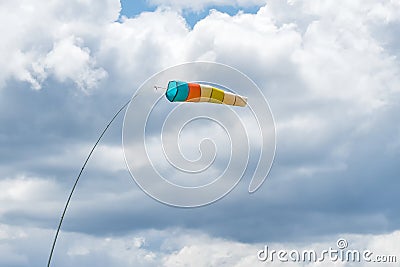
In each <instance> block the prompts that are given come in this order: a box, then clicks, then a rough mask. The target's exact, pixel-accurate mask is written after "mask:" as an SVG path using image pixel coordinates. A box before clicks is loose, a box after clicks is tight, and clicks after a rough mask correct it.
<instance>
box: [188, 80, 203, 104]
mask: <svg viewBox="0 0 400 267" xmlns="http://www.w3.org/2000/svg"><path fill="white" fill-rule="evenodd" d="M200 96H201V89H200V84H197V83H189V95H188V97H187V99H186V101H187V102H199V101H200Z"/></svg>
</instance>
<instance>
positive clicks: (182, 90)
mask: <svg viewBox="0 0 400 267" xmlns="http://www.w3.org/2000/svg"><path fill="white" fill-rule="evenodd" d="M176 83H177V88H178V93H177V94H176V96H175V98H174V100H173V101H174V102H182V101H186V99H187V97H188V95H189V85H188V84H187V83H185V82H180V81H176Z"/></svg>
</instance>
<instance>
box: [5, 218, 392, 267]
mask: <svg viewBox="0 0 400 267" xmlns="http://www.w3.org/2000/svg"><path fill="white" fill-rule="evenodd" d="M52 233H53V232H52V231H50V230H44V229H39V228H34V227H25V228H23V229H21V228H17V227H14V226H10V225H5V224H0V248H1V250H0V255H1V257H0V263H1V264H2V265H9V266H10V265H13V266H40V265H41V264H43V262H45V260H46V257H47V256H48V255H47V253H46V252H48V250H49V248H50V247H49V244H47V243H46V242H45V240H46V238H44V237H49V238H50V236H51V235H52ZM61 237H62V239H60V240H59V242H58V244H57V247H56V250H55V254H54V258H53V259H54V261H53V264H54V265H56V266H71V265H82V264H87V265H93V264H95V265H96V266H130V265H135V266H141V267H142V266H143V267H145V266H164V267H169V266H178V267H179V266H200V267H202V266H207V267H209V266H235V267H246V266H265V265H266V264H268V265H271V264H272V265H273V266H287V265H289V266H315V263H313V262H307V261H306V262H302V261H301V262H281V261H279V260H278V258H277V257H276V255H275V258H274V260H273V261H272V262H271V254H270V255H269V258H268V260H267V261H266V262H262V261H259V260H258V255H257V253H258V252H259V251H260V250H263V249H264V248H265V246H268V248H269V249H270V250H276V251H279V250H285V251H287V252H288V253H289V252H290V251H293V250H297V251H299V252H300V253H301V252H302V251H305V250H314V251H315V252H316V253H318V254H319V253H321V252H322V251H323V250H328V249H329V248H332V249H338V247H337V240H338V239H343V238H344V239H345V240H346V241H347V244H348V247H347V249H348V250H359V251H361V252H363V251H364V250H369V251H371V252H372V256H371V258H374V257H376V256H378V255H382V256H383V255H386V256H389V255H397V256H398V255H399V253H400V251H399V249H398V248H397V247H396V246H395V244H397V243H398V242H399V238H400V235H399V232H392V233H388V234H382V235H349V234H342V235H335V236H328V237H325V238H324V239H323V240H321V241H316V242H312V243H307V244H305V243H253V244H246V243H241V242H237V241H232V240H227V239H221V238H215V237H211V236H209V235H207V234H204V233H202V232H198V231H187V230H184V229H179V228H175V229H167V230H162V231H160V230H151V229H149V230H146V231H140V232H135V233H130V234H127V235H125V236H102V237H100V236H92V235H85V234H79V233H69V232H66V233H61ZM397 260H398V258H397ZM319 264H322V265H323V266H325V265H332V264H333V265H335V266H336V265H337V266H374V265H373V263H367V262H363V261H361V263H358V262H356V263H354V262H341V261H339V262H335V263H333V262H330V261H329V260H328V259H326V262H323V263H319ZM381 265H382V264H381Z"/></svg>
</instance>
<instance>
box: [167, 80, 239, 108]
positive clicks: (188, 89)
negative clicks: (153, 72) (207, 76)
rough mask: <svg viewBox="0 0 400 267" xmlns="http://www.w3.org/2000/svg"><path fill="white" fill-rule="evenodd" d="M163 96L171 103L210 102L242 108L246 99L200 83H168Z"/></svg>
mask: <svg viewBox="0 0 400 267" xmlns="http://www.w3.org/2000/svg"><path fill="white" fill-rule="evenodd" d="M165 96H166V97H167V99H168V100H169V101H171V102H210V103H217V104H225V105H231V106H240V107H244V106H246V105H247V97H244V96H240V95H236V94H232V93H230V92H226V91H224V90H222V89H219V88H216V87H214V86H210V85H206V84H201V83H187V82H181V81H170V82H169V83H168V87H167V91H166V92H165Z"/></svg>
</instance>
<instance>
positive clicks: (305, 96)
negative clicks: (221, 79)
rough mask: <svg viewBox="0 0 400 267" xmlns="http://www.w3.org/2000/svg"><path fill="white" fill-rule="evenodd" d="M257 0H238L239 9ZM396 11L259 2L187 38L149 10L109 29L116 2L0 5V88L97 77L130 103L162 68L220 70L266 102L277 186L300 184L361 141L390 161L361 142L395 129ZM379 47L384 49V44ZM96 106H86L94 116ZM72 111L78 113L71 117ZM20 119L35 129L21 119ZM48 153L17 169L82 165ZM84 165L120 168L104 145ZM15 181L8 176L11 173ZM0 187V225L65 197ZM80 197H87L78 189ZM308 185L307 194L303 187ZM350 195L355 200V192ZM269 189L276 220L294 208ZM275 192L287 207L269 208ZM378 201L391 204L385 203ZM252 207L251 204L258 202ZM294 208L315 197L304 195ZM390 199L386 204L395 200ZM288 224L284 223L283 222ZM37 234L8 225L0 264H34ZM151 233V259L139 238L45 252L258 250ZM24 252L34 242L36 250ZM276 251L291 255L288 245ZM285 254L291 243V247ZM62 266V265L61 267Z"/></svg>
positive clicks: (388, 246) (113, 254) (137, 255)
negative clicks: (201, 64)
mask: <svg viewBox="0 0 400 267" xmlns="http://www.w3.org/2000/svg"><path fill="white" fill-rule="evenodd" d="M261 2H262V1H251V3H252V4H261ZM152 3H154V4H157V3H160V1H158V0H154V1H153V2H152ZM187 3H188V2H187V1H186V2H185V3H184V2H182V1H169V3H168V5H170V6H175V7H179V8H184V9H186V8H194V9H197V10H200V9H202V8H205V6H207V5H210V4H212V5H219V4H220V3H216V2H215V1H202V2H201V3H200V2H198V1H196V2H195V3H192V2H191V3H190V5H191V7H188V6H187ZM222 3H227V2H226V1H225V2H222ZM230 3H231V2H230ZM233 3H234V4H233V5H236V6H245V5H246V3H244V2H243V1H239V0H238V1H234V2H233ZM398 5H399V3H398V2H396V1H382V2H380V3H378V2H376V1H352V2H348V3H341V4H340V5H338V4H337V2H336V1H329V0H328V1H322V2H307V1H288V3H285V2H282V1H269V2H268V4H267V5H266V6H264V7H262V8H261V9H260V10H259V11H258V13H257V14H244V13H239V14H237V15H235V16H229V15H228V14H224V13H222V12H218V11H212V12H210V14H209V16H207V17H206V18H204V19H203V20H201V21H199V22H198V23H197V24H196V25H195V26H194V28H193V29H192V30H190V29H189V28H188V27H187V25H186V22H185V20H184V19H183V17H182V16H181V15H180V13H179V12H176V11H173V9H162V8H159V9H157V10H156V11H155V12H144V13H142V14H140V15H139V16H137V17H135V18H123V19H122V21H121V22H115V20H116V19H117V18H118V12H119V8H120V4H119V2H118V1H114V0H110V1H106V0H104V1H89V0H87V1H68V2H65V1H64V2H62V1H54V2H49V1H36V2H34V3H32V2H31V1H25V0H20V1H12V2H10V1H9V2H4V1H3V2H2V3H1V9H0V32H1V34H2V42H0V58H2V61H1V62H0V68H1V69H2V71H1V72H0V87H2V88H4V87H6V86H7V85H8V82H9V81H12V80H16V81H22V82H27V83H28V84H29V85H30V86H31V87H32V88H34V89H40V88H41V87H42V86H43V85H44V84H45V82H46V81H48V80H51V79H55V80H56V81H57V82H58V83H59V84H60V85H62V87H65V83H69V82H73V83H75V84H76V85H77V86H78V87H80V88H81V89H83V90H90V89H91V88H95V87H96V86H99V85H100V84H101V82H102V81H108V82H109V83H110V84H112V85H113V87H112V88H113V89H112V90H110V91H112V94H114V93H115V95H116V96H118V97H121V91H119V90H122V91H124V95H126V94H129V95H130V94H131V93H133V91H134V88H135V86H137V85H139V84H140V83H141V82H142V81H144V80H145V79H146V78H147V77H148V76H149V75H151V74H153V73H154V72H156V71H158V70H161V69H162V68H164V67H168V66H170V65H174V64H178V63H181V62H185V61H191V60H212V61H218V62H222V63H226V64H230V65H232V66H234V67H237V68H238V69H239V70H241V71H243V72H245V73H246V74H247V75H249V76H250V77H251V78H253V79H254V80H255V81H256V82H257V84H258V85H260V86H261V88H262V89H263V90H264V92H265V94H266V96H267V97H268V100H269V102H270V104H271V107H272V110H273V112H274V115H275V118H276V122H277V127H278V154H279V155H280V157H281V158H280V161H278V162H276V163H277V165H278V167H279V165H281V167H282V165H283V168H281V169H284V170H283V174H282V176H283V177H285V176H288V175H291V176H293V179H299V177H300V178H301V177H302V176H307V177H311V178H313V179H316V180H320V178H321V176H318V174H321V173H323V174H326V173H331V174H332V173H335V172H337V171H344V170H346V168H347V167H348V166H347V164H348V161H349V157H350V156H351V157H353V158H356V157H361V156H364V155H359V154H358V153H361V152H362V151H361V152H360V151H355V152H354V151H352V150H353V149H354V146H355V145H354V144H357V142H358V141H359V140H360V139H362V138H367V141H368V142H365V143H368V146H369V147H374V146H380V145H382V146H383V147H387V148H388V149H389V150H390V151H391V153H392V154H390V155H391V156H393V158H391V159H392V160H393V159H394V157H396V156H398V153H397V152H396V147H397V148H398V147H399V144H400V142H399V139H398V136H394V137H393V139H390V138H392V137H387V138H381V136H380V135H378V134H376V132H373V130H374V129H377V128H378V129H379V127H381V126H382V125H383V124H381V123H382V121H386V122H387V123H388V125H383V126H384V127H391V126H390V125H391V124H394V122H395V121H396V120H395V119H397V117H396V116H397V115H396V114H397V113H394V112H393V109H390V108H393V107H398V98H399V88H400V80H399V77H400V75H399V74H400V68H399V56H400V55H399V54H398V50H396V49H393V47H391V46H392V45H393V44H398V41H396V40H397V39H396V37H394V36H395V34H394V33H396V31H395V29H393V28H391V27H390V26H393V25H395V26H396V25H397V24H396V23H398V22H399V18H400V14H399V10H400V8H399V6H398ZM10 25H11V26H10ZM386 37H390V38H386ZM392 39H395V40H394V41H393V43H390V44H389V43H388V42H389V40H390V41H392ZM396 42H397V43H396ZM397 49H398V48H397ZM396 51H397V52H396ZM120 85H122V86H120ZM109 95H111V93H110V94H109ZM109 95H107V96H109ZM2 97H3V96H2ZM250 101H251V100H250ZM103 105H104V103H99V108H102V107H103ZM396 105H397V106H396ZM394 109H395V108H394ZM46 112H49V111H48V110H46ZM54 112H55V111H54ZM59 112H60V113H55V114H56V115H55V116H54V117H55V119H57V120H59V119H62V118H63V117H64V114H62V112H63V111H59ZM77 115H80V114H79V111H77ZM24 123H27V125H28V126H30V127H37V125H33V124H29V123H30V122H28V121H24ZM389 124H390V125H389ZM388 129H391V128H388ZM397 132H398V129H397ZM2 138H3V135H2ZM5 138H10V137H8V136H6V137H5ZM365 143H364V144H365ZM60 146H65V147H67V148H65V149H62V152H61V153H60V152H57V153H58V154H54V155H49V154H46V155H45V156H43V154H38V155H37V157H35V158H32V159H29V162H28V161H27V162H26V164H25V166H24V167H25V168H26V169H29V168H30V167H32V166H36V167H37V166H40V167H42V168H43V166H45V167H46V168H49V169H50V167H51V168H54V167H56V168H61V169H64V168H65V167H66V168H76V169H77V170H78V169H79V168H80V166H81V165H80V164H81V161H80V158H82V159H84V158H85V156H86V155H87V153H88V152H89V149H90V147H87V146H86V145H85V146H82V145H81V144H79V145H78V146H77V147H75V146H70V144H66V143H63V144H61V145H60ZM379 152H382V151H379ZM41 153H43V152H41ZM46 153H47V152H46ZM375 156H376V155H375ZM379 156H380V157H382V158H384V157H386V156H388V155H386V154H383V155H382V153H379ZM288 161H291V162H289V163H288ZM389 162H390V161H389ZM91 163H92V165H91V166H92V167H93V169H96V170H98V171H102V172H103V171H104V173H106V172H108V174H109V173H110V172H111V173H117V172H118V171H121V170H123V169H125V165H124V161H123V157H122V152H121V150H120V148H119V147H114V146H108V145H105V146H99V150H98V151H97V152H96V154H95V155H94V157H93V162H91ZM19 166H21V165H19ZM377 168H379V166H378V167H377ZM24 171H25V170H19V169H18V170H15V172H16V173H21V172H24ZM356 171H361V170H356ZM386 175H388V176H389V175H390V174H386V173H384V174H383V175H382V177H379V178H380V179H379V182H380V183H382V184H385V182H386V180H385V179H390V177H386ZM352 176H354V181H355V182H358V181H359V180H361V179H363V177H361V176H362V175H361V174H358V173H357V172H356V173H354V174H352ZM280 178H281V177H275V180H274V181H275V183H280V182H281V180H279V179H280ZM357 179H358V180H357ZM96 182H99V181H98V180H96ZM285 182H290V181H288V180H285ZM368 182H371V183H372V182H373V181H368ZM388 184H389V183H388ZM96 185H97V186H99V187H101V186H103V187H107V190H109V189H108V188H109V187H110V186H111V182H108V183H107V182H105V179H103V180H101V182H99V183H98V184H96ZM288 185H289V186H290V184H288ZM265 186H268V185H267V184H266V185H265ZM372 186H374V184H373V185H372ZM284 187H288V186H287V185H286V184H285V185H281V186H280V187H277V188H278V189H279V188H284ZM0 188H2V190H3V192H4V194H0V201H1V205H0V215H1V216H3V218H4V214H11V213H13V214H14V215H18V216H21V215H26V214H28V215H35V216H39V217H47V218H48V217H53V216H58V212H59V208H60V207H61V206H62V204H63V203H64V201H65V199H64V197H65V190H64V189H61V185H60V184H59V183H57V182H56V181H55V180H44V179H39V178H29V177H19V176H18V175H16V176H15V178H12V179H11V178H9V179H4V180H2V181H0ZM68 188H69V187H68ZM82 189H83V190H89V189H88V187H84V188H82ZM91 189H93V188H91ZM319 189H321V188H315V190H316V191H318V190H319ZM357 189H358V190H365V188H364V187H360V189H359V188H357ZM135 190H136V188H135ZM388 190H389V189H388ZM296 191H297V188H296ZM325 191H326V190H325ZM325 191H324V192H325ZM135 192H137V191H129V190H127V191H125V192H123V193H121V192H117V193H115V194H114V193H109V194H107V196H106V197H104V194H101V193H99V194H87V195H85V196H84V197H83V201H77V202H76V207H77V210H79V211H80V212H81V213H85V212H87V209H88V207H90V208H91V209H95V208H96V207H97V209H99V210H101V209H103V208H105V209H109V210H111V209H115V206H113V205H115V203H123V202H124V201H127V200H130V201H131V200H132V194H134V193H135ZM282 192H283V193H284V194H281V193H282ZM385 192H386V191H385ZM274 193H275V195H274V196H276V199H279V197H281V198H282V203H279V205H282V206H275V207H277V209H278V208H279V210H281V209H286V208H287V209H288V210H290V208H291V207H290V205H288V203H289V204H290V203H293V202H297V201H296V200H295V199H290V196H289V191H284V190H281V191H279V190H277V191H276V192H274ZM362 193H363V194H367V193H368V192H362ZM143 195H144V194H143ZM282 195H284V196H285V198H286V197H287V198H288V199H289V200H288V199H283V197H282ZM382 195H385V196H387V195H389V196H392V195H390V194H389V193H388V194H386V193H385V194H384V193H382ZM141 196H142V195H141ZM257 197H259V198H260V199H262V200H265V199H264V198H263V197H264V196H260V195H258V196H257ZM268 197H271V196H268ZM304 197H306V196H304ZM318 197H322V196H318ZM352 197H353V198H354V196H352ZM60 198H61V199H60ZM133 198H135V199H134V200H135V202H139V201H140V198H139V197H137V196H136V195H135V196H133ZM271 198H272V197H271ZM306 198H307V197H306ZM276 199H271V202H274V200H275V202H278V201H276ZM102 200H103V201H102ZM241 200H242V199H241ZM279 200H280V199H279ZM307 200H308V201H310V202H312V201H315V199H312V198H311V199H309V198H307ZM232 201H233V200H232ZM285 201H288V202H285ZM32 203H34V204H32ZM107 203H108V204H107ZM109 203H112V204H109ZM260 203H265V201H263V202H262V201H260ZM391 203H392V204H393V205H395V203H397V202H396V201H391ZM96 205H97V206H96ZM332 205H335V203H334V204H332ZM338 205H339V204H338ZM346 205H347V204H346ZM355 205H357V204H355ZM100 206H101V207H100ZM395 207H397V206H394V207H391V208H392V209H395ZM304 208H305V207H304ZM331 208H332V207H331ZM335 208H337V207H335ZM339 208H341V207H339ZM346 208H348V207H347V206H346ZM353 208H354V209H356V207H353ZM385 208H387V207H385ZM121 209H122V208H121ZM137 209H147V207H145V208H143V207H137ZM309 209H310V210H309V211H310V212H311V213H312V212H316V213H318V214H319V215H320V216H321V217H324V215H326V213H324V211H323V210H322V211H321V210H317V211H315V210H313V207H310V208H309ZM151 212H152V210H150V211H149V213H151ZM238 212H239V211H238ZM354 212H355V213H357V211H354ZM364 212H365V211H364ZM367 213H368V212H367ZM358 215H359V214H358V213H357V214H356V215H354V218H356V217H357V216H358ZM373 216H376V214H374V211H373V212H372V215H371V214H363V216H362V221H363V222H364V221H365V222H368V219H371V218H373ZM327 217H328V218H332V217H331V216H328V215H327ZM151 218H153V217H151ZM223 219H224V220H225V219H226V218H223ZM230 219H231V218H230ZM251 219H252V218H249V220H251ZM171 221H174V220H171ZM360 221H361V220H360ZM375 221H379V222H378V223H376V224H375V226H376V225H378V226H382V225H383V226H385V224H388V222H389V221H390V218H388V215H387V213H383V214H381V215H379V218H378V220H376V219H375ZM224 223H225V222H224ZM228 223H230V222H228ZM290 223H291V222H284V224H285V225H287V224H290ZM318 223H319V221H318ZM172 224H173V223H172ZM221 224H222V223H221ZM393 224H395V222H394V223H393ZM393 224H392V225H393ZM319 227H320V226H319ZM379 229H382V228H379ZM237 231H240V230H239V229H238V230H237ZM255 231H257V229H255ZM191 234H193V235H195V234H196V233H191ZM51 235H52V231H48V230H40V229H29V228H28V229H27V231H26V232H24V231H23V229H22V228H18V227H12V226H4V225H2V227H1V228H0V242H1V245H0V253H1V257H0V263H1V264H0V265H12V264H17V265H18V264H19V265H21V266H24V265H25V266H28V265H30V266H32V264H31V262H36V265H40V264H42V262H43V258H45V256H46V255H44V256H42V258H41V259H40V260H39V259H37V258H36V257H37V256H34V253H35V254H38V253H39V254H43V253H44V252H43V251H46V249H47V247H48V242H47V241H48V240H50V239H51ZM157 235H158V236H159V238H164V237H165V239H166V240H165V241H163V247H165V248H163V249H162V251H161V252H160V251H158V250H156V249H154V248H150V247H147V246H148V245H149V246H151V242H150V241H148V239H147V238H145V237H142V236H139V237H137V236H136V235H135V236H124V237H121V238H110V239H106V238H101V237H92V236H84V235H81V234H71V237H70V239H69V240H70V241H67V244H66V245H65V246H64V247H63V248H65V249H60V250H57V251H58V253H64V254H62V255H61V256H59V261H60V262H62V261H63V259H64V257H65V258H66V259H67V262H68V263H76V264H75V265H79V262H81V261H82V260H87V261H88V262H91V263H93V265H96V262H97V261H96V258H97V259H98V258H100V259H106V260H105V261H104V265H106V266H111V265H113V264H111V263H116V264H115V266H117V265H121V266H126V265H128V264H133V265H135V266H136V265H137V266H146V265H148V266H154V265H157V264H164V265H165V266H171V265H174V264H175V266H177V265H178V266H179V265H184V264H192V263H193V262H194V261H196V264H198V265H197V266H213V265H214V266H253V264H257V260H256V259H255V253H256V251H257V250H258V249H260V244H256V245H254V244H243V243H239V242H233V241H227V240H222V239H217V238H213V237H209V236H204V235H202V236H200V237H199V236H195V238H191V237H189V236H188V235H187V236H184V237H182V238H181V239H180V241H176V242H177V243H173V240H175V239H176V233H174V235H172V236H169V237H168V234H167V233H157ZM315 235H318V233H315ZM43 236H46V237H48V238H47V239H45V238H43ZM348 236H349V238H351V244H354V245H355V246H356V245H357V246H360V247H362V246H365V247H368V248H370V249H371V250H372V249H376V250H377V251H378V250H382V251H383V252H385V253H393V254H396V253H397V255H399V254H400V252H399V251H398V250H394V249H395V245H394V244H397V243H398V241H399V234H398V232H394V233H392V234H390V235H378V236H353V235H348ZM282 238H285V237H282ZM81 240H82V242H81ZM333 240H334V239H333ZM28 241H29V242H28ZM38 241H40V242H38ZM149 242H150V243H149ZM332 242H333V241H332V240H329V241H328V243H323V244H317V246H325V245H331V244H332ZM37 243H40V244H41V245H40V246H37ZM261 245H262V244H261ZM309 245H310V244H306V245H304V246H306V247H309ZM276 246H277V247H279V246H282V247H288V248H291V245H288V244H276ZM293 246H294V247H302V245H298V244H293ZM128 248H129V249H128ZM167 248H168V249H167ZM392 249H393V250H392ZM60 251H62V252H60ZM132 251H134V252H132ZM32 259H34V260H32ZM39 262H40V263H39ZM68 263H67V264H66V266H68V265H72V264H68ZM59 266H61V265H59ZM284 266H286V265H284Z"/></svg>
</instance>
